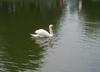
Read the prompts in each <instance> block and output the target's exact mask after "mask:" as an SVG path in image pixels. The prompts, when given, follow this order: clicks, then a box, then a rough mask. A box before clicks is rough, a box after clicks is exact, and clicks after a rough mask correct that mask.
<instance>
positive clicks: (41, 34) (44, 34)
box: [31, 24, 53, 37]
mask: <svg viewBox="0 0 100 72" xmlns="http://www.w3.org/2000/svg"><path fill="white" fill-rule="evenodd" d="M52 27H53V25H52V24H50V25H49V32H48V31H46V30H44V29H38V30H36V31H35V34H31V36H32V37H53V30H52Z"/></svg>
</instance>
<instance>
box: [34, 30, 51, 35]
mask: <svg viewBox="0 0 100 72" xmlns="http://www.w3.org/2000/svg"><path fill="white" fill-rule="evenodd" d="M35 33H36V34H38V35H40V36H49V33H48V32H47V31H46V30H44V29H38V30H36V31H35Z"/></svg>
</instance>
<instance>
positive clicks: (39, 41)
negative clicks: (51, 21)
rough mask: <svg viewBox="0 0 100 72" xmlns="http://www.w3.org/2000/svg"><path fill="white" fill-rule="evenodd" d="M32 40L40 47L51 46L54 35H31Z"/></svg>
mask: <svg viewBox="0 0 100 72" xmlns="http://www.w3.org/2000/svg"><path fill="white" fill-rule="evenodd" d="M31 39H32V40H35V43H36V44H39V45H40V47H49V48H52V47H53V42H54V37H50V38H47V37H46V38H45V37H42V38H41V37H31Z"/></svg>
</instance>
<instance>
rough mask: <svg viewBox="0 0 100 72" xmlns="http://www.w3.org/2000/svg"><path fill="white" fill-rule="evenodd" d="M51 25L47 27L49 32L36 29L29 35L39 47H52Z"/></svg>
mask: <svg viewBox="0 0 100 72" xmlns="http://www.w3.org/2000/svg"><path fill="white" fill-rule="evenodd" d="M52 27H53V25H52V24H50V25H49V32H48V31H46V30H44V29H38V30H36V31H35V32H34V33H32V34H31V36H32V39H35V41H36V43H37V44H40V46H48V47H52V41H53V37H54V34H53V29H52Z"/></svg>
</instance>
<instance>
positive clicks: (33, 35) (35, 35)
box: [30, 34, 38, 37]
mask: <svg viewBox="0 0 100 72" xmlns="http://www.w3.org/2000/svg"><path fill="white" fill-rule="evenodd" d="M30 35H31V36H32V37H38V35H37V34H30Z"/></svg>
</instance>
